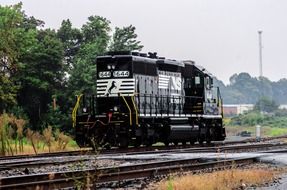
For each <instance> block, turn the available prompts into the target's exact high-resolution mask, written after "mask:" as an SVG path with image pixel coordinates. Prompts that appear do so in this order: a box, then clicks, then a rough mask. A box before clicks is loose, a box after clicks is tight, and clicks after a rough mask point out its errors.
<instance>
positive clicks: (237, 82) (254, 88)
mask: <svg viewBox="0 0 287 190" xmlns="http://www.w3.org/2000/svg"><path fill="white" fill-rule="evenodd" d="M229 80H230V84H229V85H226V86H225V85H224V84H223V83H222V81H219V80H217V79H215V80H214V83H215V86H219V87H220V90H221V93H222V96H223V100H224V103H225V104H255V103H256V102H258V101H259V99H260V98H261V97H266V98H268V99H272V100H276V102H277V103H279V104H287V96H286V95H287V79H281V80H279V81H278V82H271V81H270V80H268V79H267V78H265V77H260V78H255V77H251V76H250V75H249V74H248V73H240V74H234V75H233V76H231V77H230V79H229Z"/></svg>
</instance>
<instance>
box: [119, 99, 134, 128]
mask: <svg viewBox="0 0 287 190" xmlns="http://www.w3.org/2000/svg"><path fill="white" fill-rule="evenodd" d="M121 97H122V98H123V100H124V101H125V103H126V105H127V107H128V109H129V112H130V125H132V124H133V122H132V110H131V108H130V106H129V104H128V102H127V100H126V99H125V97H124V96H122V94H121Z"/></svg>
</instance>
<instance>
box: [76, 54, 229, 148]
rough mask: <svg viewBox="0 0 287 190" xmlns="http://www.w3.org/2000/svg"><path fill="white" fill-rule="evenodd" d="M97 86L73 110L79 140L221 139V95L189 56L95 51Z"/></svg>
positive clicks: (104, 142)
mask: <svg viewBox="0 0 287 190" xmlns="http://www.w3.org/2000/svg"><path fill="white" fill-rule="evenodd" d="M96 65H97V80H96V84H97V92H96V93H95V94H93V95H91V94H90V95H87V94H85V95H80V96H78V98H77V103H76V106H75V108H74V110H73V114H72V115H73V121H74V126H75V128H76V141H77V143H78V144H79V145H80V146H95V145H101V146H102V145H109V146H119V147H127V146H129V145H133V146H140V145H147V146H149V145H151V144H153V143H156V142H163V143H164V144H166V145H168V144H170V143H173V144H175V145H176V144H178V143H182V144H186V143H187V142H189V143H191V144H193V143H194V142H197V141H198V142H199V143H203V142H204V141H206V142H207V143H210V142H211V141H222V140H224V139H225V136H226V134H225V128H224V127H223V124H222V117H223V114H222V99H221V96H220V91H219V89H218V88H214V87H213V78H212V75H211V74H210V73H209V72H207V71H206V70H205V69H204V68H202V67H200V66H198V65H195V63H194V62H193V61H177V60H170V59H165V58H163V57H158V56H157V55H156V53H149V54H142V53H135V52H110V53H107V54H106V55H104V56H98V57H97V59H96Z"/></svg>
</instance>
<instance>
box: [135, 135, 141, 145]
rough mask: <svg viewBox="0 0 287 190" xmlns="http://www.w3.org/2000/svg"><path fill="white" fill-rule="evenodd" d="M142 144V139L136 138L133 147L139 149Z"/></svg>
mask: <svg viewBox="0 0 287 190" xmlns="http://www.w3.org/2000/svg"><path fill="white" fill-rule="evenodd" d="M141 144H142V139H141V138H140V137H137V138H136V139H135V147H139V146H141Z"/></svg>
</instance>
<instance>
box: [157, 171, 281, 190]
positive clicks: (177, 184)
mask: <svg viewBox="0 0 287 190" xmlns="http://www.w3.org/2000/svg"><path fill="white" fill-rule="evenodd" d="M279 173H280V172H279V171H274V170H271V169H231V170H224V171H216V172H212V173H201V174H193V175H192V174H190V175H186V176H181V177H170V178H169V179H167V180H164V181H161V182H159V183H158V184H157V185H156V187H155V188H156V189H160V190H161V189H162V190H185V189H186V190H202V189H204V190H219V189H220V190H231V189H245V188H246V187H248V186H250V185H260V184H264V183H268V182H273V181H274V179H275V177H276V176H277V175H278V174H279Z"/></svg>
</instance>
